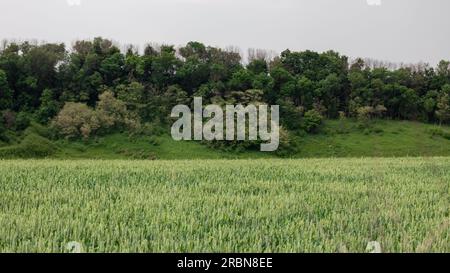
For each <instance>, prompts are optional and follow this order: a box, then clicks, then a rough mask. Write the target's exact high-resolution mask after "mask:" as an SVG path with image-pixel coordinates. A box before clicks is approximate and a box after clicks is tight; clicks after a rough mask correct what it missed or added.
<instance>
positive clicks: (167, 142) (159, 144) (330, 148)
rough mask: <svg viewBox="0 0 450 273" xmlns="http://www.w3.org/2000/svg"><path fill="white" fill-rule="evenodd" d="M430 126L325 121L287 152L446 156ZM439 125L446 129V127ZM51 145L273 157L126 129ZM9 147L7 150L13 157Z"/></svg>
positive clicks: (107, 152)
mask: <svg viewBox="0 0 450 273" xmlns="http://www.w3.org/2000/svg"><path fill="white" fill-rule="evenodd" d="M435 127H436V126H435V125H428V124H423V123H417V122H408V121H377V122H375V123H374V124H373V125H372V126H371V128H372V129H371V130H369V131H368V130H363V129H361V128H358V124H357V123H355V122H352V121H345V122H342V121H337V120H329V121H326V122H325V126H323V129H322V132H321V133H320V134H317V135H306V136H301V137H296V138H295V141H296V142H298V143H299V145H298V146H299V152H298V153H297V154H294V155H293V156H292V157H294V158H311V157H318V158H321V157H374V156H375V157H392V156H396V157H397V156H450V140H448V139H445V138H444V137H441V136H432V134H431V133H430V129H432V128H435ZM443 129H444V130H445V131H447V132H450V128H449V127H446V128H444V127H443ZM16 142H18V141H16ZM34 142H36V141H34ZM5 145H6V144H3V145H0V146H1V147H0V158H1V157H2V156H1V154H2V153H1V151H3V150H4V149H10V148H11V147H14V146H11V145H10V146H5ZM13 145H14V144H13ZM15 145H16V146H17V143H16V144H15ZM39 145H40V144H39ZM56 145H57V147H58V150H57V152H56V153H55V154H53V155H52V156H51V158H58V159H71V158H73V159H77V158H78V159H84V158H91V159H167V160H170V159H245V158H271V157H276V156H275V155H274V154H272V153H262V152H258V151H253V152H252V151H249V152H241V153H239V152H225V151H221V150H214V149H211V148H208V147H207V146H205V145H202V144H200V143H198V142H194V141H182V142H177V141H174V140H172V138H171V137H170V136H168V135H165V136H159V137H154V136H153V137H150V136H147V137H146V136H139V137H134V138H130V137H128V136H126V135H125V134H114V135H109V136H105V137H101V138H97V139H95V140H91V141H89V142H88V143H85V142H83V141H77V142H68V141H63V140H61V141H57V142H56ZM8 147H9V148H8ZM19 147H20V146H19ZM26 149H28V148H26ZM13 150H14V149H13ZM22 150H23V149H22ZM14 151H15V150H14ZM14 151H13V152H12V153H9V154H10V155H11V154H12V156H13V157H14V153H15V152H14ZM3 154H5V153H3ZM10 157H11V156H9V158H10ZM16 157H18V156H16Z"/></svg>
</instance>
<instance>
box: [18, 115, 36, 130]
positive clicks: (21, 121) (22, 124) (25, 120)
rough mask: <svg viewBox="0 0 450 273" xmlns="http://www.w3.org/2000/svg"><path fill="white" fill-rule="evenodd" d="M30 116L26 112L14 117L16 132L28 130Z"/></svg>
mask: <svg viewBox="0 0 450 273" xmlns="http://www.w3.org/2000/svg"><path fill="white" fill-rule="evenodd" d="M31 120H32V118H31V115H30V114H28V113H26V112H20V113H18V114H17V116H16V122H15V127H16V130H17V131H22V130H25V129H26V128H28V126H30V123H31Z"/></svg>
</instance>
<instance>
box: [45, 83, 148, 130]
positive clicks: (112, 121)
mask: <svg viewBox="0 0 450 273" xmlns="http://www.w3.org/2000/svg"><path fill="white" fill-rule="evenodd" d="M99 99H100V100H99V102H98V104H97V108H96V109H95V110H94V109H92V108H90V107H88V106H87V105H86V104H83V103H73V102H68V103H66V104H65V105H64V107H63V109H62V110H61V111H60V112H59V114H58V115H57V116H56V117H55V119H54V120H53V122H52V127H53V128H56V129H57V130H59V134H60V135H61V136H64V137H65V138H66V139H71V138H72V139H73V138H78V137H80V136H81V137H83V138H84V139H88V138H89V137H90V136H92V135H95V134H106V133H110V132H112V131H113V130H122V129H130V130H137V129H139V127H140V122H139V119H138V118H137V117H135V116H134V115H132V114H131V113H129V112H128V111H127V109H126V105H125V103H124V102H122V101H120V100H118V99H116V98H114V95H113V93H112V92H109V91H106V92H104V93H103V94H101V95H100V96H99Z"/></svg>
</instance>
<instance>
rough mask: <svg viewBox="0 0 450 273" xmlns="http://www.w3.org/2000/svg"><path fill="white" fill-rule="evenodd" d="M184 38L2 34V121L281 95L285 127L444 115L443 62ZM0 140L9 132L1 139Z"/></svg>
mask: <svg viewBox="0 0 450 273" xmlns="http://www.w3.org/2000/svg"><path fill="white" fill-rule="evenodd" d="M247 55H248V56H247V57H248V60H246V61H244V60H243V58H242V56H241V54H240V53H239V51H238V50H236V49H227V50H226V49H221V48H216V47H209V46H205V45H204V44H202V43H199V42H190V43H188V44H187V45H185V46H183V47H179V48H175V47H174V46H168V45H148V46H146V47H145V49H144V50H143V52H139V51H138V50H137V48H136V47H134V46H128V47H127V48H126V49H122V50H121V48H120V47H119V46H117V45H115V44H114V43H113V42H112V41H110V40H106V39H103V38H95V39H94V40H92V41H77V42H75V43H74V44H73V47H72V48H71V49H68V48H66V46H65V45H64V44H49V43H43V44H38V43H30V42H20V43H15V42H6V41H5V42H4V43H3V44H2V46H1V47H0V111H1V116H0V121H1V122H0V131H1V134H2V135H3V136H2V138H7V137H6V136H5V135H4V132H5V131H8V130H9V131H16V132H17V131H21V130H25V129H26V128H27V127H28V126H29V125H30V123H32V122H34V123H38V124H41V125H44V126H46V127H48V128H53V129H54V130H55V132H56V135H57V136H58V137H61V138H80V139H81V138H85V139H87V138H90V137H91V136H95V135H101V134H107V133H108V132H111V131H114V130H127V131H130V132H145V130H146V129H148V128H153V129H154V128H155V127H159V128H164V126H166V125H168V124H170V111H171V108H172V107H173V106H174V105H176V104H180V103H183V104H190V103H191V101H192V98H193V97H194V96H201V97H203V101H204V104H206V103H216V104H221V105H224V104H227V103H231V104H238V103H242V104H247V103H267V104H278V105H280V110H281V115H280V116H281V122H282V125H283V128H285V129H286V131H289V132H291V131H292V132H296V131H303V132H314V130H315V129H316V127H317V126H319V125H320V123H321V120H322V119H337V118H355V119H359V120H362V121H364V120H370V119H372V118H377V119H380V118H382V119H395V120H414V121H422V122H427V123H436V124H449V123H450V63H449V62H447V61H441V62H440V63H439V64H438V65H437V67H430V66H428V65H425V64H418V65H393V64H389V63H383V62H377V61H373V60H364V59H360V58H358V59H355V60H350V59H349V58H348V57H346V56H343V55H341V54H339V53H337V52H334V51H327V52H323V53H318V52H313V51H303V52H292V51H290V50H285V51H284V52H282V53H281V54H280V55H279V56H274V54H271V52H268V51H264V50H249V54H247ZM3 141H7V139H4V140H3Z"/></svg>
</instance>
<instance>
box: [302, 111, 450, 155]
mask: <svg viewBox="0 0 450 273" xmlns="http://www.w3.org/2000/svg"><path fill="white" fill-rule="evenodd" d="M436 127H437V126H435V125H429V124H423V123H418V122H410V121H386V120H382V121H377V122H376V123H375V124H374V125H373V129H381V130H382V132H379V133H375V132H371V133H369V134H365V133H364V131H363V130H361V129H359V128H357V124H356V123H352V122H339V121H334V120H333V121H327V122H326V125H325V128H326V129H325V131H329V132H330V133H328V134H320V135H308V136H305V137H303V138H302V139H301V145H300V147H301V151H300V152H299V154H297V155H296V157H363V156H364V157H373V156H376V157H392V156H396V157H397V156H449V155H450V140H448V139H445V138H443V137H441V136H432V135H431V133H430V129H432V128H436ZM443 129H444V130H446V131H449V128H448V127H447V128H445V127H443ZM338 131H344V132H346V133H338ZM375 131H376V130H375Z"/></svg>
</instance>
